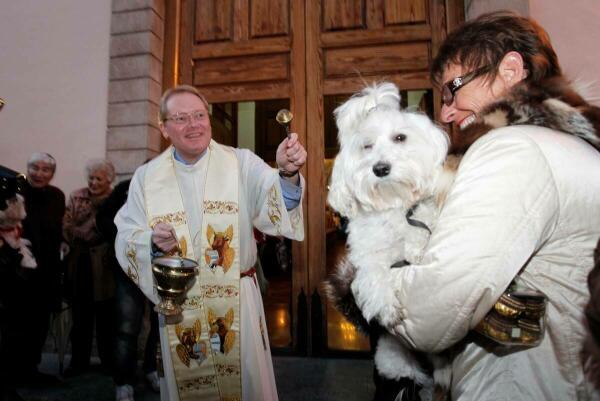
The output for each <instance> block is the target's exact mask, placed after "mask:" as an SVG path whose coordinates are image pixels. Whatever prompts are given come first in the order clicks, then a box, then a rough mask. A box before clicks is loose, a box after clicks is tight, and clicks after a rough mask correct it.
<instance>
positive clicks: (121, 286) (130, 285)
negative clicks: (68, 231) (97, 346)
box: [96, 180, 160, 401]
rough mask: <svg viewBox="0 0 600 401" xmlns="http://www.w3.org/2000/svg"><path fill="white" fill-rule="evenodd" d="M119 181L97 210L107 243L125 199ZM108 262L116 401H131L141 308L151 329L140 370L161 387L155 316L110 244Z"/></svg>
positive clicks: (125, 191) (154, 386)
mask: <svg viewBox="0 0 600 401" xmlns="http://www.w3.org/2000/svg"><path fill="white" fill-rule="evenodd" d="M130 182H131V180H126V181H122V182H120V183H119V184H118V185H117V186H115V188H114V189H113V192H112V193H111V194H110V196H109V197H108V198H107V199H106V201H105V202H104V203H103V204H102V205H101V206H100V207H99V208H98V212H97V213H96V227H97V228H98V230H99V231H100V232H101V233H102V235H103V236H104V237H105V238H106V239H107V241H108V242H109V243H111V244H112V243H114V242H115V237H116V236H117V227H116V226H115V224H114V222H113V220H114V218H115V215H116V214H117V212H118V211H119V209H120V208H121V206H123V204H124V203H125V202H126V201H127V195H128V191H129V183H130ZM109 259H110V262H109V264H112V265H113V266H114V267H115V268H114V270H115V308H116V309H115V311H116V312H115V321H116V342H115V354H114V356H113V357H114V360H113V361H114V362H113V363H114V369H113V379H114V381H115V386H116V393H117V394H116V395H117V398H116V399H117V401H121V400H123V401H125V400H133V388H134V386H135V383H136V370H137V369H136V368H137V349H138V347H137V343H138V341H137V340H138V336H139V334H140V331H141V329H142V322H143V317H144V310H145V307H146V305H148V306H149V308H150V331H149V333H148V338H147V340H146V347H145V351H144V362H143V365H142V369H143V371H144V375H145V377H146V380H147V381H148V384H149V385H150V387H151V388H152V389H153V390H154V391H159V390H160V385H159V379H158V373H157V371H156V365H157V363H156V354H157V346H158V316H157V314H156V312H155V311H154V309H153V308H152V305H151V303H150V301H148V299H147V298H146V297H145V296H144V294H143V293H142V291H140V289H139V288H138V287H137V286H136V285H135V283H134V282H133V281H132V280H131V279H130V278H129V277H127V275H126V274H125V272H124V271H123V270H122V269H121V268H120V267H119V262H117V259H116V257H115V255H114V247H111V252H110V257H109Z"/></svg>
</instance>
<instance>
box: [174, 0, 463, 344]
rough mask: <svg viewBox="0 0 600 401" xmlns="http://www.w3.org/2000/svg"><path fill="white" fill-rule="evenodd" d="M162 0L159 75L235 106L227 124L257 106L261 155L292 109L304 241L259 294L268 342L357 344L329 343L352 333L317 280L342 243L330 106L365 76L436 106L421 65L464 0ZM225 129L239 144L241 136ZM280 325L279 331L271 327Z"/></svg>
mask: <svg viewBox="0 0 600 401" xmlns="http://www.w3.org/2000/svg"><path fill="white" fill-rule="evenodd" d="M167 7H168V10H167V11H168V12H167V19H166V21H165V24H166V32H165V37H166V38H175V40H173V43H172V44H171V45H169V43H167V45H166V47H165V59H166V61H165V71H166V72H165V76H166V78H165V82H168V81H169V80H170V82H171V83H186V84H192V85H194V86H196V87H198V88H199V90H200V91H201V92H202V93H203V94H204V95H205V96H206V97H207V99H208V101H209V102H210V103H213V104H231V105H232V106H226V107H225V106H223V107H221V106H217V107H216V108H215V110H217V111H218V112H219V113H221V117H220V120H222V124H223V126H225V127H231V129H233V127H234V126H235V125H236V124H237V129H238V131H239V129H240V124H241V123H240V120H239V119H238V120H237V121H229V120H228V117H227V116H231V115H237V116H239V115H240V113H242V112H243V111H248V110H247V109H245V107H247V104H250V103H251V104H253V105H254V106H253V107H254V109H253V113H254V116H255V119H256V120H255V125H254V130H255V132H254V134H255V142H253V144H252V146H254V148H255V149H254V150H255V151H256V153H257V154H259V156H261V157H263V159H265V160H267V161H269V158H270V157H272V155H274V151H273V147H276V146H277V144H278V143H279V141H280V139H279V136H280V135H282V132H281V127H279V126H278V125H277V124H276V123H275V122H274V121H273V117H274V113H276V111H277V110H278V109H279V108H284V107H285V108H288V109H290V110H291V111H292V112H293V113H294V116H295V117H294V119H293V121H292V123H291V130H292V131H294V132H297V133H298V135H299V137H300V140H301V141H302V143H303V144H304V145H305V147H306V149H307V151H308V161H307V164H306V166H305V167H304V168H303V170H302V174H303V175H304V177H305V179H306V188H305V198H304V201H303V208H304V225H305V241H303V242H293V243H291V244H289V246H288V248H290V247H291V255H292V256H291V260H292V262H291V268H290V269H289V270H288V271H287V273H285V274H284V277H285V278H283V279H282V277H275V276H273V277H271V279H272V280H282V281H284V282H285V284H284V285H282V286H281V287H280V290H278V291H276V292H275V293H274V294H273V297H272V298H270V297H269V296H266V297H265V309H266V310H269V309H270V308H272V309H273V310H274V311H276V312H274V313H273V316H274V317H273V318H272V319H271V323H270V324H269V326H270V335H271V342H272V347H273V348H274V349H277V348H278V347H279V348H281V349H286V350H289V351H290V352H294V353H297V354H308V355H318V354H331V353H338V352H341V353H344V352H355V351H358V352H365V346H364V341H363V339H360V338H358V337H356V338H355V339H356V344H354V343H353V344H354V345H348V346H345V345H343V344H342V343H343V342H342V343H340V342H339V341H337V340H335V338H334V337H335V336H338V338H339V336H340V335H342V336H343V333H346V334H347V338H349V339H351V337H352V335H354V334H352V330H353V328H352V327H349V326H347V325H346V323H345V322H343V321H341V320H339V319H338V317H336V316H335V312H332V310H331V307H330V306H329V305H328V302H327V300H326V298H325V297H324V293H323V289H322V281H323V279H324V278H325V277H326V275H327V274H328V271H331V269H332V267H333V266H334V264H335V255H336V253H335V251H333V249H335V247H333V246H332V244H334V243H335V242H332V241H334V240H338V241H342V242H341V243H343V235H341V236H340V237H339V238H338V234H339V233H338V232H337V231H338V229H337V228H336V220H335V216H334V215H332V214H331V211H330V210H328V208H327V205H326V191H327V183H328V172H327V171H328V165H331V160H332V159H333V157H334V156H335V154H336V152H337V140H336V131H335V124H334V122H333V119H332V116H331V111H332V110H333V109H334V108H335V107H336V105H337V104H339V103H341V102H342V101H343V100H344V99H345V98H346V97H347V96H349V95H350V94H352V93H354V92H356V91H358V90H360V89H361V88H362V87H363V86H364V85H365V83H372V82H375V81H382V80H388V81H392V82H394V83H396V84H397V85H398V86H399V87H400V88H401V89H402V90H403V91H405V93H406V97H405V99H406V100H405V101H406V102H410V101H411V100H409V99H411V98H412V97H415V98H418V99H419V100H418V103H419V104H421V103H422V104H421V106H422V107H423V108H424V109H426V110H427V111H428V112H430V113H436V112H437V111H438V110H439V104H440V94H439V93H438V91H436V90H435V89H434V88H433V87H432V85H431V82H430V80H429V75H428V68H429V62H430V60H431V59H432V57H433V55H434V54H435V52H436V50H437V47H438V46H439V44H440V43H441V41H442V40H443V38H444V37H445V35H446V33H447V31H448V29H451V28H452V27H453V26H455V25H456V24H458V23H460V22H461V21H462V20H463V18H464V13H463V0H241V1H233V0H173V1H172V2H167ZM169 10H170V11H171V12H169ZM169 16H170V17H169ZM418 94H420V95H418ZM403 98H404V97H403ZM233 104H236V106H233ZM284 105H285V106H284ZM236 108H237V110H236ZM214 118H216V117H215V116H214ZM246 128H247V127H246ZM223 135H224V137H223V138H225V139H223V140H230V141H234V140H237V143H236V146H242V147H246V145H243V144H242V143H241V142H240V137H239V136H234V135H230V136H229V137H227V133H226V132H225V133H224V134H223ZM234 137H235V138H234ZM281 138H282V137H281ZM231 143H234V142H231ZM269 155H271V156H269ZM275 245H276V244H275ZM275 245H272V244H270V245H269V246H270V247H274V246H275ZM267 249H269V248H267ZM338 249H339V244H338ZM332 252H333V253H332ZM269 253H272V254H275V256H274V257H275V258H276V257H277V256H276V252H275V251H274V250H267V251H266V253H265V255H268V254H269ZM271 261H272V260H271ZM269 263H270V262H269ZM286 291H289V293H286ZM283 301H285V302H287V304H285V302H283ZM273 305H275V306H276V307H275V306H273ZM281 305H284V306H283V309H282V307H281ZM284 309H285V310H284ZM277 311H278V312H277ZM278 324H281V325H282V327H283V326H285V327H286V328H285V329H283V331H280V332H276V330H277V327H279V326H277V325H278ZM286 325H287V326H286ZM288 327H289V329H288ZM336 330H337V333H338V334H336V333H335V332H336ZM340 333H341V334H340ZM348 333H350V334H348ZM355 339H351V342H352V341H355ZM336 341H337V342H336ZM367 342H368V341H367ZM340 344H342V345H340ZM348 344H350V343H348Z"/></svg>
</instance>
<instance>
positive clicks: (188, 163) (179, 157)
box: [173, 147, 208, 166]
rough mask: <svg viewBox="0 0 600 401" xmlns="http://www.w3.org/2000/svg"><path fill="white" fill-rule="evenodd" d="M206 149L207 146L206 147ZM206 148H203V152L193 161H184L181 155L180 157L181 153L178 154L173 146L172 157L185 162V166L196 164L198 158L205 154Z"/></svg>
mask: <svg viewBox="0 0 600 401" xmlns="http://www.w3.org/2000/svg"><path fill="white" fill-rule="evenodd" d="M207 149H208V148H207ZM207 149H204V152H202V153H201V154H200V156H198V158H197V159H196V160H195V161H193V162H188V161H186V160H185V159H184V158H183V157H181V155H180V154H179V152H177V148H175V147H173V157H174V158H175V160H177V161H178V162H180V163H182V164H185V165H186V166H191V165H193V164H196V163H197V162H198V160H200V159H202V158H203V157H204V155H205V154H206V151H207Z"/></svg>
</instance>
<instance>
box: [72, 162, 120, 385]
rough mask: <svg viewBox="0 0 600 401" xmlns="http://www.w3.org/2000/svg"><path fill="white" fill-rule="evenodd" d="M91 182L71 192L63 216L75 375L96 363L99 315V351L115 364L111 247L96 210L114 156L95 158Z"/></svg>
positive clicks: (89, 169)
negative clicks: (93, 358) (94, 348)
mask: <svg viewBox="0 0 600 401" xmlns="http://www.w3.org/2000/svg"><path fill="white" fill-rule="evenodd" d="M85 171H86V173H87V182H88V185H87V187H85V188H80V189H77V190H75V191H73V192H72V193H71V196H70V197H69V201H68V203H67V211H66V213H65V218H64V221H63V234H64V237H65V239H66V240H67V241H68V242H69V245H70V246H71V252H70V254H69V259H68V261H67V277H66V279H67V286H66V287H67V288H66V291H67V294H68V295H69V298H70V302H71V306H72V310H73V328H72V330H71V344H72V347H73V348H72V349H73V352H72V358H71V365H70V367H69V368H68V369H67V371H66V372H65V375H67V376H75V375H78V374H80V373H82V372H84V371H85V370H86V369H87V368H88V367H89V363H90V356H91V351H92V339H93V337H94V336H93V329H94V320H95V321H96V340H97V345H98V354H99V356H100V360H101V363H102V366H103V368H105V369H107V370H110V368H111V365H112V361H111V360H112V358H111V353H112V341H113V337H114V329H113V327H114V324H113V321H112V308H113V296H114V285H115V284H114V277H113V276H112V272H111V270H110V269H109V267H108V266H104V263H105V260H106V258H105V255H106V252H107V250H108V247H109V246H112V244H107V242H106V240H105V238H104V237H103V236H102V235H101V234H100V232H99V231H98V229H97V228H96V211H97V209H98V207H99V206H100V204H102V202H104V201H105V200H106V198H107V197H108V195H110V193H111V192H112V186H111V183H112V181H113V180H114V178H115V168H114V166H113V165H112V163H111V162H110V161H108V160H103V159H102V160H90V161H89V162H88V163H87V164H86V167H85Z"/></svg>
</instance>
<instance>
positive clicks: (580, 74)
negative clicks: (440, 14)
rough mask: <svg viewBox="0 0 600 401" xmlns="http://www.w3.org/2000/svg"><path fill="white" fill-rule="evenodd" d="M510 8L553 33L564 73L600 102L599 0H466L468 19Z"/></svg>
mask: <svg viewBox="0 0 600 401" xmlns="http://www.w3.org/2000/svg"><path fill="white" fill-rule="evenodd" d="M503 9H509V10H513V11H516V12H518V13H520V14H522V15H527V16H529V17H531V18H533V19H535V20H536V21H537V22H539V23H540V25H542V26H543V27H544V29H545V30H546V31H547V32H548V34H549V35H550V40H551V41H552V45H553V46H554V50H555V51H556V54H558V59H559V61H560V64H561V66H562V68H563V72H564V73H565V75H566V76H567V77H568V78H569V79H571V80H574V81H575V82H576V83H577V84H583V85H584V86H585V87H586V89H585V90H581V91H580V93H581V94H582V95H584V97H586V98H587V99H588V100H589V101H591V102H592V103H594V104H596V105H598V106H600V51H598V48H599V47H600V22H599V21H600V0H571V1H567V0H466V1H465V12H466V18H467V19H473V18H475V17H477V16H478V15H480V14H482V13H484V12H489V11H495V10H503Z"/></svg>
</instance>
